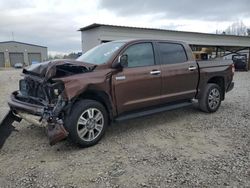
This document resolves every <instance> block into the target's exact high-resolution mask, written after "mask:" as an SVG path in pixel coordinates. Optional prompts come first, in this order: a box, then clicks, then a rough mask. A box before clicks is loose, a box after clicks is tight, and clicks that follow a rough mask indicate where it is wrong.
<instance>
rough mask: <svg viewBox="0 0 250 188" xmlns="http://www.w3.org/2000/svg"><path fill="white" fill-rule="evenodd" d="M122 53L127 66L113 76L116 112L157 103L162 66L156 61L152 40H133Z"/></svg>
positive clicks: (159, 95)
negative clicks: (126, 59) (124, 55)
mask: <svg viewBox="0 0 250 188" xmlns="http://www.w3.org/2000/svg"><path fill="white" fill-rule="evenodd" d="M122 54H126V55H127V57H128V65H127V66H128V67H124V68H123V70H122V71H121V72H119V73H118V74H117V75H114V76H113V83H114V90H115V96H116V103H117V111H118V113H119V114H121V113H123V112H127V111H131V110H136V109H140V108H144V107H148V106H153V105H156V104H159V103H160V101H161V100H160V98H161V70H160V65H156V63H155V54H154V50H153V44H152V43H151V42H142V43H140V42H139V43H135V44H132V45H130V46H129V47H127V48H126V49H125V50H124V51H123V53H122ZM122 54H121V55H122Z"/></svg>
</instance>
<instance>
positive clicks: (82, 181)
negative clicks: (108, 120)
mask: <svg viewBox="0 0 250 188" xmlns="http://www.w3.org/2000/svg"><path fill="white" fill-rule="evenodd" d="M19 78H20V71H17V70H0V91H1V92H0V103H1V107H0V119H2V118H3V116H4V115H5V113H6V112H7V111H8V107H7V99H8V97H9V93H10V92H11V91H12V90H14V89H17V87H18V82H17V81H18V79H19ZM235 82H236V86H235V89H234V90H233V91H232V92H230V93H228V94H227V96H226V100H225V101H224V102H223V103H222V106H221V108H220V109H219V111H218V112H217V113H214V114H206V113H202V112H200V111H198V110H197V109H195V108H192V107H191V108H185V109H179V110H175V111H171V112H165V113H161V114H157V115H154V116H150V117H145V118H140V119H136V120H130V121H126V122H123V123H115V124H113V125H112V126H110V127H109V129H108V131H107V134H106V135H105V137H104V138H103V139H102V140H101V142H100V143H99V144H98V145H96V146H94V147H90V148H86V149H80V148H78V147H76V146H74V145H73V144H72V143H71V142H69V141H63V142H61V143H59V144H57V145H55V146H52V147H51V146H49V145H48V140H47V138H46V136H45V133H44V130H43V129H42V128H39V127H36V126H33V125H30V124H28V123H27V122H25V121H22V122H21V124H15V127H16V131H13V132H12V134H11V136H10V137H9V138H8V140H7V141H6V143H5V145H4V146H3V148H2V150H0V187H19V188H20V187H180V186H182V187H226V186H229V187H250V72H249V73H245V72H242V73H237V74H236V76H235Z"/></svg>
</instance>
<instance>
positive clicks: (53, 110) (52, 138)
mask: <svg viewBox="0 0 250 188" xmlns="http://www.w3.org/2000/svg"><path fill="white" fill-rule="evenodd" d="M93 69H94V68H93V66H91V65H90V64H84V63H82V62H76V61H70V60H67V61H65V60H57V61H50V62H45V63H40V64H37V65H34V66H33V67H32V66H31V67H30V68H28V69H24V70H23V76H24V78H23V79H22V80H20V81H19V90H18V91H15V92H13V93H12V94H11V98H10V100H9V102H8V104H9V106H10V110H11V111H10V112H9V113H10V114H11V115H9V116H6V117H7V118H12V117H15V118H12V119H13V121H15V119H18V120H20V119H25V120H26V121H28V122H30V123H32V124H36V125H40V126H44V127H45V128H46V130H47V135H48V138H49V143H50V144H51V145H54V144H55V143H57V142H59V141H61V140H63V139H64V138H66V137H67V136H68V132H67V130H66V129H65V127H64V120H65V117H66V113H67V111H68V110H69V109H70V106H71V102H70V100H69V98H68V97H67V94H66V93H65V84H64V82H63V81H61V80H60V79H58V78H62V77H67V76H71V75H75V74H81V73H86V72H90V71H93ZM3 122H4V121H3Z"/></svg>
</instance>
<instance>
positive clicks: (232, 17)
mask: <svg viewBox="0 0 250 188" xmlns="http://www.w3.org/2000/svg"><path fill="white" fill-rule="evenodd" d="M249 3H250V1H249V0H209V1H201V0H178V1H176V0H168V1H166V0H136V1H135V0H0V18H1V19H0V41H7V40H12V32H13V33H14V40H16V41H21V42H27V43H33V44H38V45H44V46H47V47H48V49H49V51H50V53H53V54H55V53H68V52H73V51H74V52H78V51H81V36H80V32H79V31H77V30H78V29H79V28H81V27H84V26H86V25H89V24H92V23H104V24H116V25H126V26H137V27H150V28H164V29H173V30H179V31H196V32H205V33H214V32H215V31H216V30H224V29H225V28H226V27H227V26H229V25H230V24H231V23H233V22H235V21H238V20H242V21H243V22H244V24H245V25H247V26H250V9H249V7H250V5H249Z"/></svg>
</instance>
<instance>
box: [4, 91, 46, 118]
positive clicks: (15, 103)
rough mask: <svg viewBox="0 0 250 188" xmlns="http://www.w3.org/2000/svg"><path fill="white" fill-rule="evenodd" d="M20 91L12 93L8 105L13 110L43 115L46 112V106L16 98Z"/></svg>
mask: <svg viewBox="0 0 250 188" xmlns="http://www.w3.org/2000/svg"><path fill="white" fill-rule="evenodd" d="M17 94H18V91H15V92H13V93H12V94H11V96H10V100H9V101H8V105H9V107H10V109H11V110H14V111H22V112H27V113H29V114H33V115H37V116H42V115H43V113H44V108H45V106H41V105H37V104H31V103H27V102H24V101H21V100H18V99H17V98H16V96H17Z"/></svg>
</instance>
